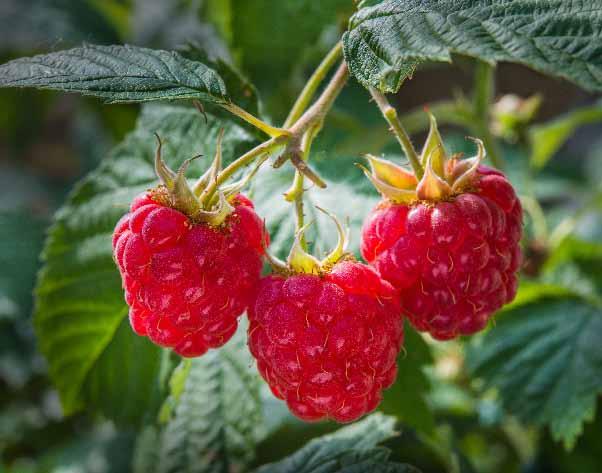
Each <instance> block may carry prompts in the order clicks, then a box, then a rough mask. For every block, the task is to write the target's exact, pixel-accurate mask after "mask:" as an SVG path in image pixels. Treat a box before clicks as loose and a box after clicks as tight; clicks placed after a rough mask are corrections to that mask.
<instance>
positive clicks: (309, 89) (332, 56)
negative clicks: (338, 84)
mask: <svg viewBox="0 0 602 473" xmlns="http://www.w3.org/2000/svg"><path fill="white" fill-rule="evenodd" d="M342 53H343V46H342V44H341V42H340V41H339V42H338V43H337V44H336V46H335V47H334V48H332V49H331V50H330V52H329V53H328V54H327V55H326V57H325V58H324V59H323V60H322V62H321V63H320V65H319V66H318V67H317V69H316V70H315V71H314V73H313V74H312V75H311V77H310V78H309V80H308V81H307V83H306V84H305V87H303V90H302V91H301V93H300V94H299V97H297V100H296V101H295V104H294V105H293V107H292V108H291V111H290V112H289V114H288V117H287V118H286V121H285V122H284V128H288V127H290V126H291V125H293V123H295V122H296V121H297V120H298V119H299V118H300V117H301V115H303V112H304V111H305V109H306V108H307V107H308V106H309V103H310V101H311V99H312V98H313V96H314V94H315V93H316V90H318V87H319V86H320V84H321V83H322V82H323V81H324V78H325V77H326V74H328V71H330V69H332V67H333V66H334V65H335V63H336V62H337V60H338V59H339V58H340V57H341V54H342Z"/></svg>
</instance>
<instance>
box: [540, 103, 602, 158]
mask: <svg viewBox="0 0 602 473" xmlns="http://www.w3.org/2000/svg"><path fill="white" fill-rule="evenodd" d="M599 122H602V101H600V102H599V103H597V104H596V105H591V106H589V107H583V108H579V109H577V110H575V111H573V112H570V113H568V114H566V115H564V116H562V117H558V118H555V119H553V120H552V121H550V122H548V123H542V124H540V125H536V126H533V127H531V128H530V129H529V142H530V145H531V149H532V152H531V156H530V158H529V160H530V162H531V165H532V166H533V167H535V168H538V169H539V168H542V167H544V166H545V165H546V164H547V162H548V161H549V160H550V158H551V157H552V156H554V154H555V153H556V152H557V151H558V150H559V149H560V148H561V146H562V145H563V144H564V143H566V141H567V140H568V139H569V138H570V137H571V135H572V134H573V133H574V132H575V131H576V130H577V128H579V127H581V126H584V125H588V124H592V123H599Z"/></svg>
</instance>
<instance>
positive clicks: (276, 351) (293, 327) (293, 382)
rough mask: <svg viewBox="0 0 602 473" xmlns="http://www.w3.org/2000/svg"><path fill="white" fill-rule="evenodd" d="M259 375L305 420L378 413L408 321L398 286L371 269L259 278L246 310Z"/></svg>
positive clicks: (356, 266)
mask: <svg viewBox="0 0 602 473" xmlns="http://www.w3.org/2000/svg"><path fill="white" fill-rule="evenodd" d="M248 315H249V321H250V325H249V348H250V350H251V353H252V354H253V356H254V357H255V358H256V359H257V365H258V369H259V372H260V373H261V375H262V377H263V378H264V379H265V380H266V382H267V383H268V384H269V386H270V388H271V390H272V392H273V393H274V395H275V396H276V397H278V398H280V399H283V400H285V401H286V403H287V405H288V407H289V409H290V410H291V412H292V413H293V414H294V415H296V416H297V417H299V418H301V419H303V420H306V421H317V420H320V419H325V418H330V419H334V420H336V421H338V422H351V421H353V420H355V419H357V418H359V417H361V416H362V415H364V414H366V413H368V412H371V411H373V410H374V409H376V407H377V406H378V404H379V402H380V401H381V398H382V394H381V393H382V391H383V389H386V388H388V387H389V386H391V384H392V383H393V382H394V380H395V376H396V374H397V365H396V358H397V355H398V353H399V350H400V348H401V345H402V342H403V321H402V318H401V317H400V309H399V300H398V296H397V293H396V291H395V290H394V289H393V287H392V286H391V285H390V284H389V283H387V282H386V281H384V280H382V279H381V278H380V277H379V276H378V274H377V273H376V272H375V271H374V270H373V269H372V268H370V267H368V266H366V265H363V264H360V263H357V262H354V261H342V262H339V263H336V264H335V265H334V267H333V268H332V270H330V271H328V272H326V273H323V274H321V275H320V276H317V275H312V274H294V275H292V276H288V277H284V276H276V275H273V276H268V277H266V278H264V279H262V281H261V283H260V286H259V290H258V294H257V297H256V299H255V302H254V303H253V304H251V306H250V307H249V310H248Z"/></svg>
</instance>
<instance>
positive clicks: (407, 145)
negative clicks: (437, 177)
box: [370, 88, 424, 180]
mask: <svg viewBox="0 0 602 473" xmlns="http://www.w3.org/2000/svg"><path fill="white" fill-rule="evenodd" d="M370 94H371V95H372V98H373V99H374V101H375V102H376V105H378V108H379V109H380V111H381V113H382V114H383V116H384V117H385V120H387V123H389V125H390V126H391V129H392V131H393V133H394V134H395V137H396V138H397V141H399V144H400V145H401V147H402V148H403V151H404V153H405V154H406V156H407V158H408V160H409V161H410V165H411V166H412V169H413V170H414V174H415V175H416V178H418V179H419V180H420V179H421V178H422V176H423V174H424V169H422V165H421V164H420V160H419V159H418V153H416V150H415V149H414V145H413V144H412V140H410V137H409V135H408V133H407V132H406V130H405V128H404V127H403V125H402V124H401V121H400V120H399V117H398V116H397V110H395V108H393V107H392V106H391V104H390V103H389V101H388V100H387V98H386V97H385V96H384V94H382V93H381V92H379V91H378V90H376V89H374V88H371V89H370Z"/></svg>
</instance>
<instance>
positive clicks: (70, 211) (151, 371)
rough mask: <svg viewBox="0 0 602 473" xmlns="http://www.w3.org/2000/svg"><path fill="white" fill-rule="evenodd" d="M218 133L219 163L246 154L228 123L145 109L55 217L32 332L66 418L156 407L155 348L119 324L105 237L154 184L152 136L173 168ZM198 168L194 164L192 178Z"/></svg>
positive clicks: (120, 311)
mask: <svg viewBox="0 0 602 473" xmlns="http://www.w3.org/2000/svg"><path fill="white" fill-rule="evenodd" d="M220 128H224V129H225V140H224V156H227V157H228V158H231V157H232V156H233V155H235V154H236V153H238V152H240V151H241V149H240V148H241V147H242V146H244V147H245V148H246V147H248V146H249V141H248V139H249V138H248V135H247V134H246V133H245V132H244V131H243V130H241V129H240V128H238V127H237V126H235V125H232V124H230V123H228V122H220V121H218V120H216V119H215V118H213V117H209V123H208V124H205V122H204V120H203V119H202V118H201V117H200V116H199V114H198V113H197V112H196V111H195V110H193V109H191V108H182V107H176V106H166V105H163V106H149V107H146V108H145V109H144V111H143V113H142V116H141V118H140V119H139V122H138V125H137V128H136V130H135V131H134V132H132V133H131V134H130V135H128V136H127V138H126V139H125V141H124V142H123V143H122V144H121V145H119V146H117V147H116V148H115V149H114V150H113V152H112V153H111V154H110V156H109V157H108V158H107V159H105V160H104V161H103V163H102V164H101V165H100V166H99V168H98V169H97V170H96V171H94V172H93V173H91V174H90V175H89V176H88V177H87V178H86V179H84V180H83V181H82V182H81V183H80V184H79V185H78V186H77V188H76V189H75V191H74V192H73V193H72V195H71V197H70V198H69V201H68V202H67V203H66V204H65V206H63V208H62V209H61V210H60V211H59V212H58V214H57V217H56V223H55V224H54V226H53V227H52V229H51V231H50V235H49V237H48V240H47V242H46V247H45V250H44V253H43V257H44V260H45V263H46V265H45V267H44V269H43V270H42V272H41V273H40V277H39V281H38V287H37V309H36V314H35V327H36V334H37V336H38V340H39V345H40V349H41V351H42V353H43V354H44V355H45V356H46V358H47V360H48V363H49V371H50V376H51V378H52V380H53V382H54V384H55V385H56V387H57V388H58V390H59V394H60V396H61V401H62V404H63V408H64V410H65V412H66V413H67V414H70V413H72V412H74V411H75V410H77V409H78V408H81V407H82V406H83V405H85V404H87V405H88V406H87V407H88V409H89V410H94V409H96V410H100V411H101V412H104V413H105V414H108V415H112V416H115V417H116V418H118V420H126V421H127V420H133V419H136V418H140V417H141V416H143V415H144V413H145V411H146V410H147V409H149V408H150V404H152V403H154V402H155V398H154V394H153V386H154V383H156V382H157V370H158V356H159V349H158V348H156V347H155V346H153V345H151V344H150V342H148V341H147V340H146V339H144V338H140V337H137V336H135V335H134V334H133V333H132V332H131V331H130V330H129V329H128V328H127V321H124V318H125V317H126V315H127V307H126V305H125V302H124V299H123V293H122V289H121V282H120V277H119V274H118V271H117V269H116V267H115V263H114V262H113V259H112V256H111V233H112V230H113V227H114V226H115V223H116V222H117V220H118V219H119V217H120V216H121V215H122V214H123V213H125V212H126V211H127V208H128V205H129V202H130V201H131V199H132V198H133V197H134V196H135V195H136V194H137V193H139V192H141V191H143V190H145V189H147V188H150V187H152V186H153V185H155V183H156V178H155V175H154V171H153V164H152V163H153V155H154V148H155V144H156V143H155V138H154V136H153V132H157V133H159V135H161V136H162V137H163V138H165V139H166V143H165V146H164V156H165V159H166V161H167V163H168V164H169V165H170V166H172V167H177V166H178V165H179V164H181V163H182V162H183V161H184V159H186V158H189V157H191V156H193V155H195V154H198V153H199V152H201V153H203V154H204V155H205V156H208V155H212V154H213V153H214V152H215V146H216V140H217V136H218V134H219V130H220ZM207 162H208V160H204V163H205V166H206V163H207ZM202 169H203V165H202V163H201V160H196V161H195V162H193V163H192V165H191V169H190V173H191V175H198V174H199V173H200V172H201V170H202Z"/></svg>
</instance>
